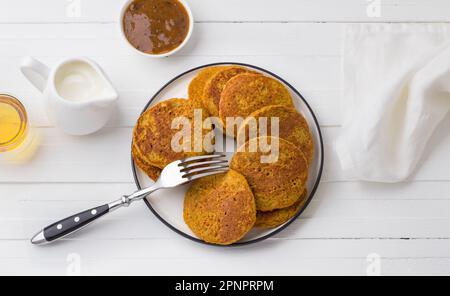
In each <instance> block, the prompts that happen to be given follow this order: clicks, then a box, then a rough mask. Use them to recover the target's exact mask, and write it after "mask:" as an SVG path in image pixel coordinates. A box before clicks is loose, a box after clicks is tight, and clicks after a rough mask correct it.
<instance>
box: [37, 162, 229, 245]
mask: <svg viewBox="0 0 450 296" xmlns="http://www.w3.org/2000/svg"><path fill="white" fill-rule="evenodd" d="M225 157H226V155H224V154H215V155H204V156H197V157H190V158H186V159H183V160H178V161H175V162H172V163H171V164H169V165H168V166H166V167H165V168H164V170H163V171H162V172H161V175H160V177H159V178H158V180H157V181H156V182H155V184H153V185H152V186H150V187H148V188H145V189H143V190H139V191H136V192H134V193H133V194H130V195H124V196H123V197H122V198H121V199H119V200H116V201H113V202H111V203H109V204H105V205H102V206H99V207H96V208H93V209H89V210H87V211H84V212H81V213H79V214H76V215H73V216H70V217H68V218H66V219H63V220H61V221H58V222H56V223H53V224H52V225H50V226H48V227H46V228H44V229H43V230H42V231H40V232H39V233H38V234H36V235H35V236H34V237H33V238H32V239H31V243H32V244H35V245H42V244H47V243H50V242H54V241H56V240H58V239H60V238H63V237H65V236H67V235H69V234H72V233H74V232H76V231H78V230H80V229H82V228H84V227H86V226H87V225H89V224H91V223H92V222H94V221H95V220H97V219H99V218H100V217H103V216H105V215H106V214H108V213H111V212H113V211H115V210H117V209H119V208H122V207H128V206H130V205H131V204H132V203H133V202H135V201H138V200H142V199H144V198H145V197H147V196H148V195H150V194H152V193H153V192H155V191H158V190H160V189H168V188H174V187H177V186H180V185H183V184H186V183H189V182H192V181H195V180H198V179H200V178H203V177H208V176H212V175H216V174H221V173H225V172H227V171H228V168H229V167H228V161H227V160H226V158H225Z"/></svg>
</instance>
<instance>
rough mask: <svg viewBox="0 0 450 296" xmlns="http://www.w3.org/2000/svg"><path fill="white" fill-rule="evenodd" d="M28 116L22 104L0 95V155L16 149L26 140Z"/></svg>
mask: <svg viewBox="0 0 450 296" xmlns="http://www.w3.org/2000/svg"><path fill="white" fill-rule="evenodd" d="M27 134H28V116H27V112H26V110H25V107H24V106H23V105H22V103H21V102H20V101H19V100H18V99H16V98H15V97H13V96H10V95H6V94H0V153H5V152H9V151H12V150H14V149H16V148H18V147H19V146H20V145H21V144H22V143H23V142H24V141H25V139H26V138H27Z"/></svg>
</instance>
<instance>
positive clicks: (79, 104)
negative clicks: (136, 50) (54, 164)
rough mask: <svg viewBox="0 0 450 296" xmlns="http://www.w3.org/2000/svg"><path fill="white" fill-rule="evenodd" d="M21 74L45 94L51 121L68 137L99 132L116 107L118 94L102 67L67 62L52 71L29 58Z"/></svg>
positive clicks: (80, 61) (83, 61)
mask: <svg viewBox="0 0 450 296" xmlns="http://www.w3.org/2000/svg"><path fill="white" fill-rule="evenodd" d="M21 70H22V73H23V74H24V75H25V76H26V77H27V78H28V80H29V81H30V82H31V83H32V84H33V85H34V86H35V87H36V88H37V89H39V90H40V91H41V92H42V93H43V94H44V99H45V101H46V106H47V110H48V114H49V117H50V119H51V120H52V121H53V123H54V124H55V125H56V126H58V127H60V128H61V129H62V130H63V131H65V132H66V133H68V134H71V135H87V134H91V133H94V132H96V131H98V130H99V129H101V128H102V127H103V126H104V125H105V124H106V122H107V121H108V119H109V118H110V116H111V114H112V111H113V110H114V107H115V105H116V101H117V99H118V94H117V92H116V90H115V89H114V87H113V86H112V84H111V82H110V81H109V80H108V78H107V77H106V75H105V74H104V73H103V71H102V70H101V69H100V67H99V66H98V65H97V64H95V63H94V62H93V61H91V60H89V59H86V58H74V59H67V60H64V61H62V62H60V63H59V64H58V65H57V66H56V67H54V68H53V69H50V68H48V67H47V66H46V65H44V64H42V63H41V62H39V61H38V60H36V59H34V58H32V57H27V58H25V59H24V60H23V62H22V65H21Z"/></svg>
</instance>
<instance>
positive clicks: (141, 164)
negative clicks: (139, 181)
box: [131, 144, 162, 181]
mask: <svg viewBox="0 0 450 296" xmlns="http://www.w3.org/2000/svg"><path fill="white" fill-rule="evenodd" d="M131 153H132V155H133V160H134V162H135V164H136V165H137V167H138V168H140V169H141V170H142V171H143V172H144V173H145V174H146V175H147V176H149V178H150V179H152V180H153V181H156V180H158V178H159V175H161V171H162V170H161V169H160V168H157V167H154V166H152V165H149V164H146V163H145V161H144V160H143V159H142V158H141V156H140V154H139V152H138V149H137V148H136V146H135V145H134V144H133V145H132V148H131Z"/></svg>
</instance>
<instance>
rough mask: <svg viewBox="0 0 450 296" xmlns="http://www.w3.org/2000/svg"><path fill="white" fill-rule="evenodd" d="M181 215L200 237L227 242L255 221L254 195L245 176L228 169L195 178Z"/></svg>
mask: <svg viewBox="0 0 450 296" xmlns="http://www.w3.org/2000/svg"><path fill="white" fill-rule="evenodd" d="M183 216H184V220H185V222H186V224H187V225H188V226H189V228H190V229H191V230H192V232H194V233H195V235H197V236H198V237H199V238H200V239H202V240H204V241H206V242H208V243H213V244H219V245H230V244H232V243H235V242H237V241H239V240H240V239H241V238H243V237H244V235H245V234H246V233H247V232H248V231H250V229H252V227H253V225H254V224H255V220H256V206H255V199H254V197H253V193H252V191H251V190H250V187H249V186H248V183H247V181H246V180H245V178H244V176H242V175H241V174H239V173H237V172H235V171H233V170H230V171H229V172H227V173H226V174H220V175H214V176H210V177H206V178H202V179H199V180H198V181H196V182H194V183H193V184H192V186H191V187H190V188H189V190H188V191H187V192H186V196H185V199H184V214H183Z"/></svg>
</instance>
